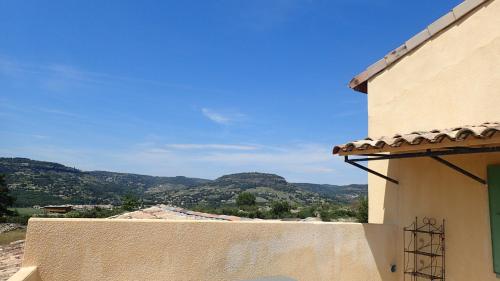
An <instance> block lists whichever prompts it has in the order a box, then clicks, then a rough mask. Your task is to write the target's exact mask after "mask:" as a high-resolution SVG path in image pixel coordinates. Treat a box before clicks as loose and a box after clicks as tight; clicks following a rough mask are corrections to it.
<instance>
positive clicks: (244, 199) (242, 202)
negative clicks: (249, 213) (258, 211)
mask: <svg viewBox="0 0 500 281" xmlns="http://www.w3.org/2000/svg"><path fill="white" fill-rule="evenodd" d="M256 200H257V199H256V198H255V195H253V194H252V193H250V192H242V193H240V194H239V195H238V198H236V205H238V207H243V206H255V205H256V204H257V201H256Z"/></svg>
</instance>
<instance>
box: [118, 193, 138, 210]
mask: <svg viewBox="0 0 500 281" xmlns="http://www.w3.org/2000/svg"><path fill="white" fill-rule="evenodd" d="M139 205H140V204H139V200H138V199H137V197H135V196H134V195H131V194H127V195H125V196H123V197H122V209H124V210H125V211H133V210H135V209H137V208H139Z"/></svg>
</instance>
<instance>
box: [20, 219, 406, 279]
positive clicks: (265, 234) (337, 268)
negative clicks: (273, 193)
mask: <svg viewBox="0 0 500 281" xmlns="http://www.w3.org/2000/svg"><path fill="white" fill-rule="evenodd" d="M395 240H396V232H395V230H394V227H392V226H389V225H369V224H357V223H303V222H216V221H158V220H97V219H31V220H30V222H29V225H28V234H27V242H26V248H25V250H26V252H25V256H24V260H23V267H26V266H37V268H38V272H39V274H40V276H41V279H42V280H50V281H58V280H120V281H126V280H257V278H271V277H274V278H275V279H258V280H360V281H365V280H394V279H393V278H394V277H395V276H396V275H395V274H394V273H391V272H390V265H391V264H392V263H393V262H394V261H395V259H396V258H395V255H396V251H395V246H396V244H395V243H394V241H395ZM278 277H282V278H285V277H287V278H290V279H278Z"/></svg>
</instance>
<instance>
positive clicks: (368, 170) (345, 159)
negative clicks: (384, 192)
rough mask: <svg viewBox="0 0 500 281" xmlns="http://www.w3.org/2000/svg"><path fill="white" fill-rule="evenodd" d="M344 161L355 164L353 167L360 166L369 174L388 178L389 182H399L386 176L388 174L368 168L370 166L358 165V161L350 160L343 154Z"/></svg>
mask: <svg viewBox="0 0 500 281" xmlns="http://www.w3.org/2000/svg"><path fill="white" fill-rule="evenodd" d="M344 161H345V162H346V163H349V164H351V165H353V166H355V167H358V168H360V169H361V170H365V171H367V172H368V173H370V174H374V175H376V176H379V177H381V178H383V179H385V180H388V181H390V182H392V183H395V184H399V182H398V181H397V180H395V179H393V178H390V177H388V176H385V175H382V174H381V173H379V172H376V171H374V170H372V169H370V168H367V167H365V166H363V165H360V164H358V163H356V162H354V161H352V160H349V157H347V156H344Z"/></svg>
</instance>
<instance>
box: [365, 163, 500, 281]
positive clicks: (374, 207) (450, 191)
mask: <svg viewBox="0 0 500 281" xmlns="http://www.w3.org/2000/svg"><path fill="white" fill-rule="evenodd" d="M444 158H445V159H447V160H449V161H450V162H452V163H454V164H457V165H459V166H460V167H462V168H464V169H466V170H467V171H470V172H472V173H474V174H476V175H478V176H480V177H481V178H484V179H486V177H487V175H486V167H487V166H488V165H493V164H496V165H500V153H494V154H478V155H467V156H447V157H444ZM383 162H386V163H383ZM387 162H389V163H388V164H387ZM370 166H371V167H372V168H374V169H376V170H377V171H383V172H384V173H388V174H390V175H391V176H392V177H394V178H395V179H397V180H399V181H400V183H399V185H394V184H392V183H386V182H385V181H383V180H379V179H378V178H374V177H372V176H369V200H370V210H369V218H370V222H372V223H385V224H393V225H396V226H397V228H398V230H397V231H398V232H399V234H400V235H398V236H397V238H398V246H397V248H398V250H397V252H398V264H403V241H402V234H403V227H404V226H408V225H410V224H411V223H412V222H413V221H414V219H415V217H416V216H418V217H420V218H423V217H425V216H427V217H434V218H436V219H437V220H442V219H445V220H446V275H447V276H446V277H447V280H456V281H461V280H463V281H467V280H485V281H487V280H492V281H493V280H495V281H496V280H498V279H497V278H496V275H495V274H494V273H493V261H492V251H491V237H490V225H489V205H488V190H487V186H485V185H483V184H480V183H478V182H476V181H474V180H472V179H470V178H468V177H466V176H464V175H462V174H459V173H458V172H456V171H454V170H452V169H450V168H448V167H447V166H444V165H443V164H440V163H438V162H437V161H435V160H433V159H430V158H418V159H399V160H390V161H381V162H380V163H375V161H374V162H372V164H370ZM398 278H399V279H398V280H403V276H402V271H399V272H398Z"/></svg>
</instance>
